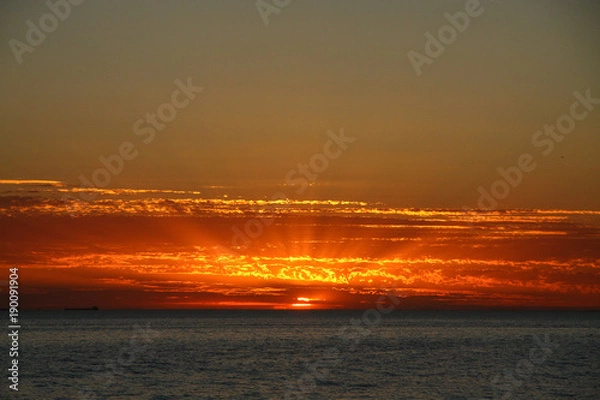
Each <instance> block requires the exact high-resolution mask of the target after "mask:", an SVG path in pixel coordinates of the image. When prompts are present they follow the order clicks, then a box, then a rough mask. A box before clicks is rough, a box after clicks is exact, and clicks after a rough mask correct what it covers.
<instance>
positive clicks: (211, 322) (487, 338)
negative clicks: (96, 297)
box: [0, 310, 600, 400]
mask: <svg viewBox="0 0 600 400" xmlns="http://www.w3.org/2000/svg"><path fill="white" fill-rule="evenodd" d="M20 322H21V330H20V336H19V347H20V348H19V351H20V354H19V374H20V375H19V391H18V393H16V392H11V391H9V390H8V381H7V380H6V378H4V382H5V383H4V384H3V385H2V386H3V387H2V388H1V390H0V395H1V398H3V399H4V398H10V399H13V398H14V399H32V400H46V399H149V400H150V399H152V400H163V399H226V398H227V399H229V398H231V399H244V398H247V399H283V398H287V399H297V398H306V399H492V398H494V399H509V398H511V399H599V398H600V313H598V312H537V311H536V312H534V311H512V312H511V311H486V312H480V311H393V312H391V313H385V312H378V311H375V310H371V311H369V312H366V311H307V310H302V311H198V310H194V311H103V310H100V311H39V312H33V311H30V312H23V313H22V315H21V319H20ZM5 341H6V339H5ZM6 344H7V345H8V341H6ZM7 356H8V354H5V360H6V361H5V366H6V368H8V366H9V364H8V363H9V362H10V361H9V359H8V357H7ZM6 368H5V369H4V371H6ZM7 374H8V373H7V372H5V375H7Z"/></svg>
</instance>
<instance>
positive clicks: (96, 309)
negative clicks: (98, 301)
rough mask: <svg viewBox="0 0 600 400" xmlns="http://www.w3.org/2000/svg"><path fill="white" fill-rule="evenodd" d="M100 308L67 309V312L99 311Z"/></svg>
mask: <svg viewBox="0 0 600 400" xmlns="http://www.w3.org/2000/svg"><path fill="white" fill-rule="evenodd" d="M98 310H99V308H98V307H96V306H94V307H89V308H65V311H98Z"/></svg>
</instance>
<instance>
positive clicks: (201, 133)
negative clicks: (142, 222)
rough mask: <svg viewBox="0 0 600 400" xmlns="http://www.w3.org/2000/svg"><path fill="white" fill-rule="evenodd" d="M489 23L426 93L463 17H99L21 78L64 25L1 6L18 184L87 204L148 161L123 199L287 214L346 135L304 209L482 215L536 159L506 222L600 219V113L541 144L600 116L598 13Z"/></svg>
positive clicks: (3, 102) (518, 4)
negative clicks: (546, 217) (594, 101)
mask: <svg viewBox="0 0 600 400" xmlns="http://www.w3.org/2000/svg"><path fill="white" fill-rule="evenodd" d="M267 2H269V3H271V2H272V1H271V0H267ZM481 7H483V13H482V14H481V15H480V16H478V17H476V18H472V19H471V21H470V24H469V26H468V28H467V29H466V30H465V31H464V32H462V33H458V34H457V38H456V40H455V41H454V42H453V43H451V44H449V45H447V46H446V49H445V51H444V53H443V54H442V55H440V56H439V57H437V58H435V59H434V60H433V63H432V64H431V65H425V66H424V67H423V73H422V75H421V76H419V77H417V75H416V74H415V71H414V70H413V67H412V65H411V63H410V62H409V59H408V57H407V53H408V52H409V51H410V50H415V51H418V52H420V53H424V46H425V41H426V39H425V36H424V34H425V32H427V31H429V32H432V33H433V34H434V35H435V34H437V30H438V29H439V28H440V27H441V26H443V25H445V24H447V23H448V22H447V21H446V19H445V18H444V13H446V12H448V13H455V12H458V11H463V10H464V8H465V1H443V2H442V1H436V2H426V1H411V2H407V1H372V0H360V1H359V0H357V1H342V0H338V1H309V0H295V1H293V2H292V3H291V4H290V5H289V6H287V7H285V8H283V9H281V12H280V13H279V14H272V15H270V16H269V25H268V26H265V24H264V23H263V21H262V19H261V17H260V15H259V13H258V11H257V9H256V7H255V4H254V1H234V0H219V1H216V0H215V1H180V2H167V1H116V0H115V1H92V0H88V1H86V2H84V3H83V4H82V5H79V6H72V9H71V14H70V15H69V17H68V18H67V19H66V20H65V21H62V22H60V23H59V25H58V28H57V29H56V31H54V32H52V33H49V34H48V35H47V38H46V39H45V41H44V42H43V43H41V44H40V45H39V46H37V47H34V50H33V52H31V53H25V54H23V62H22V63H21V64H19V63H18V62H17V60H16V59H15V56H14V54H13V51H12V50H11V47H10V46H9V44H8V43H9V41H10V40H11V39H17V40H19V41H22V42H25V36H26V32H27V29H28V27H27V25H26V21H27V20H32V21H33V22H34V24H36V25H37V24H38V20H39V18H40V17H41V16H42V15H44V14H45V13H47V12H48V11H49V10H48V8H47V6H46V4H45V2H36V3H29V2H20V1H11V2H3V3H2V5H1V6H0V38H1V41H2V43H4V44H3V45H2V50H0V76H1V77H2V80H1V81H0V82H1V84H0V121H2V131H1V132H2V133H1V135H0V179H51V180H60V181H65V182H68V183H70V184H73V185H79V183H80V182H79V176H80V175H84V176H86V177H88V178H90V177H91V176H92V174H93V172H94V171H95V170H96V169H98V168H100V167H102V164H100V162H99V161H98V157H99V156H101V155H105V156H108V155H110V154H114V153H116V152H117V151H118V149H119V146H120V144H121V143H123V142H124V141H130V142H132V143H134V144H135V146H136V149H137V150H138V151H139V155H138V156H137V158H135V159H134V160H131V161H125V164H124V168H123V171H122V173H120V174H118V175H117V176H113V177H112V178H111V181H110V185H109V187H134V188H174V189H191V190H193V189H195V188H200V187H202V188H203V190H206V192H205V193H206V195H207V196H210V195H221V194H223V193H225V192H227V190H229V191H230V193H229V194H230V195H244V196H252V197H270V196H271V195H272V194H273V193H274V192H275V191H277V190H279V189H281V186H280V185H282V184H283V183H284V182H285V176H286V174H287V173H288V172H289V171H290V170H292V169H294V168H295V167H296V165H297V164H298V163H299V162H307V161H308V160H309V159H310V158H311V156H313V155H314V154H315V153H318V152H322V150H323V145H324V144H325V143H326V142H327V140H328V136H327V135H326V132H327V131H328V130H330V129H331V130H334V131H336V132H337V131H338V130H339V128H340V127H343V128H344V131H345V133H346V135H347V136H350V137H354V138H356V141H355V142H354V143H352V144H351V145H350V146H349V147H348V149H347V150H346V151H344V152H343V154H342V155H341V156H340V157H339V158H338V159H335V160H331V162H330V165H329V167H328V168H327V169H326V170H325V171H323V172H322V173H320V174H319V177H318V180H317V185H315V186H314V187H311V188H310V189H308V190H306V191H305V192H304V193H302V195H301V197H328V198H346V199H352V200H367V201H381V202H384V203H387V204H390V205H395V206H408V207H461V206H463V205H467V206H471V207H476V202H477V198H478V196H479V195H478V192H477V189H478V187H479V186H483V187H484V188H486V189H489V188H490V186H491V185H492V183H493V182H494V181H496V180H498V179H499V178H500V176H499V174H498V172H497V171H496V170H497V168H498V167H505V168H506V167H509V166H514V165H516V163H517V159H518V157H519V156H520V155H521V154H524V153H529V154H531V155H532V156H533V157H534V159H535V161H536V163H537V167H536V169H535V170H534V171H532V172H530V173H526V174H524V176H523V181H522V183H521V184H520V185H518V186H517V187H516V188H513V189H511V192H510V194H509V195H508V196H507V197H506V198H505V199H502V200H501V201H500V202H499V203H500V207H501V208H505V207H528V208H529V207H531V208H587V209H598V206H599V205H600V190H599V189H598V178H599V177H600V162H599V161H598V160H599V159H600V134H599V133H600V132H599V131H600V129H599V128H600V105H597V106H596V107H597V108H595V109H594V110H592V111H590V112H589V113H588V115H587V116H586V118H584V119H583V120H582V121H577V123H576V126H575V129H574V130H573V131H572V132H571V133H570V134H568V135H567V136H566V137H565V139H564V140H563V141H562V142H560V143H556V147H555V148H554V150H553V151H552V152H551V153H550V154H549V155H547V156H544V155H542V152H541V149H540V148H536V147H534V146H533V144H532V142H531V140H532V136H533V135H534V133H535V132H536V131H537V130H539V129H542V128H543V126H544V125H546V124H554V123H555V122H556V120H557V118H558V117H559V116H561V115H562V114H565V113H568V112H569V109H570V106H571V104H572V103H573V102H574V101H575V100H576V99H575V98H574V97H573V94H572V93H573V92H575V91H579V92H581V93H584V92H585V91H586V90H587V89H588V88H589V89H591V94H592V96H593V97H596V98H600V74H599V73H598V72H599V71H600V68H599V67H600V24H598V21H600V19H599V17H600V5H599V4H598V3H597V2H595V1H569V2H567V1H528V2H522V1H508V0H506V1H495V2H490V1H482V2H481ZM188 77H191V79H192V82H193V83H194V84H195V85H197V86H202V87H203V88H204V90H203V92H202V93H200V94H198V95H197V97H196V98H195V99H193V100H192V101H191V102H190V104H189V105H188V106H186V107H185V108H183V109H181V110H179V111H178V113H177V116H176V118H175V119H174V120H173V121H172V122H169V123H168V124H167V126H166V128H165V129H164V130H163V131H161V132H157V134H156V138H155V139H154V140H153V141H152V142H151V143H149V144H143V142H142V141H141V137H139V136H136V135H135V134H134V131H133V128H132V127H133V125H134V123H135V122H136V121H137V120H138V119H139V118H141V117H143V116H144V115H145V114H146V113H149V112H150V113H156V110H157V108H158V106H159V105H161V104H162V103H165V102H168V101H170V98H171V93H172V92H173V91H174V90H175V89H176V88H177V86H176V85H175V83H174V82H175V81H176V80H177V79H180V80H182V81H185V80H186V79H187V78H188ZM207 185H222V186H226V188H225V189H220V190H222V191H224V192H216V191H211V189H204V188H206V186H207ZM289 194H290V195H291V196H292V195H294V193H293V191H290V193H289Z"/></svg>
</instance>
